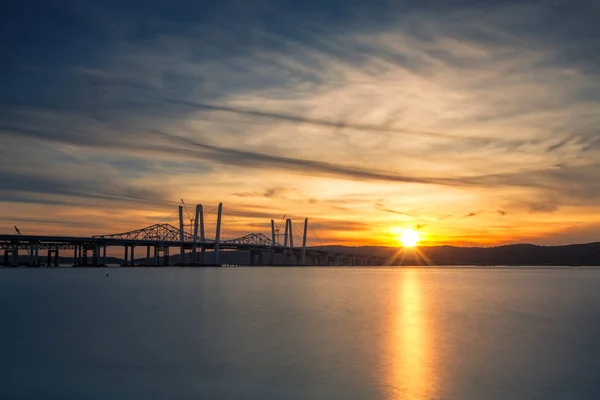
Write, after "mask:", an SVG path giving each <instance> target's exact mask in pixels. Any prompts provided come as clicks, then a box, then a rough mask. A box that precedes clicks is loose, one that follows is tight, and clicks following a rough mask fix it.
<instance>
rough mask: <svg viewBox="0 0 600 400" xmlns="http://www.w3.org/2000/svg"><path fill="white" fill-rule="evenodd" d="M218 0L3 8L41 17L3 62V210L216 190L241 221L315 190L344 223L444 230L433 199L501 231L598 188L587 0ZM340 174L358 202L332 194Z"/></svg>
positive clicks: (597, 87)
mask: <svg viewBox="0 0 600 400" xmlns="http://www.w3.org/2000/svg"><path fill="white" fill-rule="evenodd" d="M125 3H126V2H125ZM225 3H227V2H225ZM225 3H224V4H223V5H216V4H215V5H213V6H210V7H204V6H201V5H199V4H195V3H192V2H190V3H187V2H186V3H185V4H183V5H182V6H181V7H180V10H179V11H177V10H170V11H169V12H164V11H162V9H161V10H159V9H157V8H155V7H154V4H153V3H152V2H150V3H149V4H148V5H147V10H146V12H145V13H144V14H138V13H132V12H131V10H129V8H128V7H122V6H120V5H114V6H113V5H90V4H87V5H86V4H83V3H82V4H81V5H77V6H76V5H72V6H69V8H68V9H61V8H60V7H58V6H57V7H58V10H59V11H58V12H59V13H61V12H64V13H65V15H67V16H68V15H71V16H76V17H77V19H78V21H81V23H82V24H83V25H82V26H90V27H92V28H93V29H92V28H90V30H85V29H80V28H77V26H79V25H77V24H61V25H60V26H59V25H58V22H57V21H53V20H52V19H51V17H50V16H48V17H41V15H46V14H44V13H40V16H38V15H37V14H36V15H31V14H29V13H28V10H26V9H25V8H23V9H22V10H21V9H20V8H19V7H16V8H15V9H14V10H13V11H11V13H13V14H11V15H12V17H10V18H8V17H3V18H4V20H3V21H2V22H4V26H5V27H6V29H8V30H9V31H14V32H15V33H18V32H22V30H23V26H28V25H27V24H24V23H23V22H24V21H26V20H27V21H29V20H28V19H27V18H30V19H31V21H33V22H35V25H36V26H38V27H39V29H40V32H42V34H41V35H40V38H39V39H36V40H37V42H35V43H25V42H22V43H21V41H20V40H18V38H19V37H21V36H22V35H19V34H15V36H14V37H15V38H17V39H15V40H14V41H13V42H14V43H12V44H11V43H7V45H10V49H12V50H11V51H9V52H7V54H12V55H13V56H12V57H13V58H12V60H11V61H10V62H9V63H5V64H4V65H3V66H2V68H3V72H4V73H3V74H2V75H3V78H2V79H3V81H4V83H5V85H3V88H5V89H3V91H2V94H0V117H2V123H1V124H0V138H1V139H2V141H1V143H0V154H1V155H2V158H1V160H0V166H2V173H0V195H1V196H2V200H3V201H4V202H5V203H6V204H10V205H9V206H7V207H10V208H11V210H12V211H11V212H14V213H18V212H19V207H23V206H22V204H25V203H29V204H31V203H32V202H38V203H40V204H49V205H50V204H51V205H52V206H55V207H67V205H68V206H69V207H73V205H75V206H80V207H85V205H86V204H89V203H90V202H93V203H94V204H95V205H96V206H97V207H99V208H103V207H111V204H112V205H114V204H116V203H118V204H119V205H120V204H126V203H129V204H136V203H146V204H148V207H150V208H152V207H155V208H153V210H154V209H155V210H163V209H165V208H168V207H170V206H172V204H174V203H175V202H176V200H178V199H179V197H182V196H187V197H191V198H193V199H197V200H198V201H206V202H208V201H212V202H216V201H221V200H223V201H228V202H231V203H232V209H238V210H240V212H242V213H244V212H245V213H246V214H244V215H241V217H243V218H245V219H244V221H245V223H248V224H250V223H253V220H252V219H253V218H254V219H256V220H258V219H260V218H263V217H266V216H267V215H270V214H271V213H279V212H286V211H289V209H294V210H297V212H298V213H300V212H301V213H306V214H309V213H310V215H311V216H312V215H317V216H324V215H327V214H328V213H331V212H332V207H334V208H335V211H336V212H339V216H340V218H341V217H344V218H348V219H350V220H351V221H350V222H353V221H357V220H366V219H369V221H370V225H369V226H363V225H360V224H358V225H352V224H350V225H348V226H346V228H345V229H348V230H351V231H360V230H369V229H381V228H382V227H384V226H385V225H386V224H388V225H389V224H390V223H393V222H391V221H393V219H392V218H398V217H394V215H393V214H395V215H405V216H407V217H409V216H410V217H414V219H416V220H424V221H428V225H427V227H423V228H422V229H431V230H438V231H439V232H442V233H443V232H446V234H447V235H449V233H448V232H451V230H450V228H451V225H452V223H453V221H454V220H455V219H454V218H451V216H452V215H454V216H475V215H478V218H464V219H462V221H464V222H463V223H461V227H460V229H462V230H463V231H464V235H465V237H466V236H467V233H468V232H467V231H468V230H469V229H473V230H476V229H480V228H481V227H482V226H485V223H486V221H487V222H488V223H489V221H490V218H495V220H498V221H501V222H500V223H501V224H502V226H504V227H505V228H506V229H504V228H502V229H500V228H498V236H501V235H508V232H509V230H508V227H509V226H511V225H512V226H515V224H520V223H526V224H528V225H530V226H536V224H537V226H540V229H542V228H541V226H542V225H543V222H544V221H545V220H544V218H550V217H551V218H556V219H561V218H562V220H569V219H573V218H581V216H582V215H584V214H585V215H589V214H588V213H589V209H590V207H593V205H594V204H595V203H596V202H597V198H598V196H600V184H598V183H597V182H600V180H598V176H600V166H599V165H598V163H597V160H598V159H599V157H600V140H599V139H598V136H599V134H600V132H599V128H598V127H599V126H600V95H599V94H598V93H600V83H599V82H600V79H599V78H600V68H598V65H600V56H598V54H597V52H594V51H593V49H595V48H597V46H598V37H599V34H600V31H599V30H598V28H597V24H596V23H595V20H594V18H592V16H593V15H595V14H594V12H597V11H598V5H597V4H596V2H591V1H581V2H580V1H577V2H575V3H572V4H571V3H570V5H569V9H568V10H566V9H565V8H564V7H565V6H563V5H561V4H560V3H557V4H553V5H548V6H547V7H543V8H540V7H539V5H537V4H534V3H530V2H525V3H520V4H512V5H511V4H507V3H497V4H495V5H489V6H487V8H485V9H483V8H480V7H470V6H466V5H463V6H460V7H459V6H455V5H453V6H450V5H444V6H443V7H444V12H443V13H442V14H441V15H443V17H440V16H439V15H438V14H436V13H433V12H431V11H430V10H428V9H427V7H421V6H418V5H416V4H415V5H413V6H411V7H408V6H406V7H400V6H398V5H395V6H393V7H392V6H390V5H387V6H386V5H383V4H380V3H378V2H376V3H374V4H371V5H368V6H367V5H365V6H364V9H361V10H362V11H364V13H363V12H358V13H343V12H342V11H344V10H346V8H345V7H342V9H340V6H339V5H335V7H334V6H333V4H332V3H330V2H328V1H324V2H321V3H319V4H318V5H315V7H318V9H319V10H320V13H319V17H315V16H311V17H310V18H309V17H308V16H307V15H306V14H305V13H304V11H303V9H302V8H296V7H295V6H293V5H289V6H283V5H280V6H278V7H276V8H275V9H274V10H273V13H274V15H275V18H276V19H277V20H278V21H285V22H286V23H285V24H283V25H285V26H287V27H288V28H286V29H280V28H278V26H279V25H276V24H271V23H270V20H269V18H271V17H269V16H266V14H264V15H263V13H261V12H260V9H261V7H260V6H256V7H252V8H251V9H249V8H243V9H244V12H243V13H244V16H245V18H244V19H243V21H244V22H238V21H240V19H236V18H230V17H229V16H228V15H229V14H228V13H225V12H223V10H224V8H223V7H225V8H226V7H227V4H225ZM40 7H42V9H43V8H44V7H47V6H45V5H44V4H40ZM65 7H66V6H65ZM114 7H116V8H114ZM290 7H291V8H290ZM440 7H441V6H440ZM346 11H347V10H346ZM367 11H368V12H367ZM567 11H568V12H567ZM240 12H241V11H240ZM183 13H185V14H186V16H185V18H184V16H183ZM342 14H343V15H346V17H345V18H340V17H339V16H340V15H342ZM47 15H52V14H51V13H47ZM363 15H374V16H377V18H365V17H364V16H363ZM63 25H64V27H63ZM61 29H62V31H61ZM43 32H46V36H47V38H48V40H46V39H45V38H44V34H43ZM61 32H63V33H64V38H67V39H65V40H62V39H61V40H51V39H52V38H53V37H54V35H59V34H61ZM23 37H24V36H23ZM206 37H210V38H211V40H209V41H207V40H205V38H206ZM574 39H576V40H574ZM53 43H63V45H61V46H60V47H53V46H54V45H53ZM84 45H85V46H84ZM40 49H46V50H47V51H48V52H52V54H53V57H51V58H49V57H45V56H44V54H47V53H45V52H43V51H40ZM83 49H85V51H83ZM89 49H92V50H89ZM308 179H310V182H309V181H308ZM287 188H293V192H288V191H287V190H288V189H287ZM290 190H292V189H290ZM357 192H362V193H363V194H366V198H365V199H363V200H365V201H364V202H356V203H353V202H344V201H343V199H344V198H348V197H349V194H350V193H357ZM369 196H371V197H369ZM379 198H383V199H384V201H382V202H381V206H376V207H373V203H376V202H378V200H377V199H379ZM540 198H544V199H547V201H544V202H543V204H540V201H539V199H540ZM311 199H312V200H311ZM244 202H255V203H256V204H260V205H261V206H265V207H267V205H268V207H270V209H269V208H268V207H267V208H266V209H265V211H264V212H263V211H256V209H255V210H244V209H243V203H244ZM19 203H20V204H21V205H19ZM386 204H389V205H390V206H386ZM474 209H475V210H477V209H481V210H483V209H485V210H491V211H489V212H487V213H481V214H478V213H473V212H471V211H470V210H474ZM269 210H270V211H269ZM404 210H410V212H405V211H404ZM493 210H497V211H496V212H494V211H493ZM386 214H389V215H386ZM498 217H502V218H498ZM41 219H42V218H41V216H40V220H41ZM590 220H593V218H591V217H590ZM429 221H432V222H429ZM520 221H522V222H520ZM254 222H256V221H254ZM592 222H593V221H590V223H592ZM463 225H464V226H463ZM488 225H489V224H488ZM561 226H562V225H561ZM323 229H331V230H332V232H333V230H335V229H337V228H334V227H333V226H332V225H331V224H330V225H329V226H328V227H325V226H324V227H323ZM457 229H458V228H457ZM583 231H585V232H588V231H586V230H582V232H583ZM519 232H521V231H519ZM561 232H563V231H561ZM490 234H491V235H492V234H493V232H491V233H490ZM520 234H522V235H525V233H523V232H521V233H520ZM336 235H338V237H339V238H341V239H344V238H345V239H348V240H350V239H352V238H350V237H348V236H343V235H342V234H341V233H340V232H338V233H336ZM440 235H441V234H440ZM561 235H563V236H564V235H567V236H568V233H564V232H563V233H561ZM447 237H450V236H447ZM564 237H566V236H564ZM352 240H354V239H352ZM448 240H450V241H451V240H452V239H448Z"/></svg>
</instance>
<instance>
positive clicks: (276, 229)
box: [275, 214, 286, 243]
mask: <svg viewBox="0 0 600 400" xmlns="http://www.w3.org/2000/svg"><path fill="white" fill-rule="evenodd" d="M285 217H286V214H283V217H281V222H279V225H277V228H275V241H276V242H277V243H281V242H280V241H279V235H280V233H279V231H280V230H281V225H282V224H283V221H285Z"/></svg>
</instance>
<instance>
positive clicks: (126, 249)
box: [123, 245, 129, 267]
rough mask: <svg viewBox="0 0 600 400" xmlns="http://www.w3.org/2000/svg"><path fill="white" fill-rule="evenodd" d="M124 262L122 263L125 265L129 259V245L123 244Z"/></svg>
mask: <svg viewBox="0 0 600 400" xmlns="http://www.w3.org/2000/svg"><path fill="white" fill-rule="evenodd" d="M124 258H125V263H124V264H123V265H124V266H125V267H126V266H127V262H128V261H129V246H127V245H125V257H124Z"/></svg>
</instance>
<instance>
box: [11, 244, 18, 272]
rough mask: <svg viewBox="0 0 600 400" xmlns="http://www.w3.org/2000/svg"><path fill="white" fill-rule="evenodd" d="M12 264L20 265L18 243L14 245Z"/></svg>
mask: <svg viewBox="0 0 600 400" xmlns="http://www.w3.org/2000/svg"><path fill="white" fill-rule="evenodd" d="M12 265H14V266H15V267H16V266H17V265H19V246H18V245H17V244H16V243H15V244H13V246H12Z"/></svg>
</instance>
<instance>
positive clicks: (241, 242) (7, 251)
mask: <svg viewBox="0 0 600 400" xmlns="http://www.w3.org/2000/svg"><path fill="white" fill-rule="evenodd" d="M194 211H195V212H194V214H193V215H191V213H189V212H188V210H187V208H185V207H184V206H179V213H178V219H177V220H176V222H172V221H166V222H160V223H156V224H153V225H150V226H147V227H144V228H139V229H134V230H131V231H127V232H122V233H114V234H101V235H95V236H92V237H65V236H37V235H36V236H32V235H23V234H21V232H20V231H18V230H17V234H15V235H0V251H2V250H3V252H4V258H3V260H4V265H9V266H17V265H30V266H41V265H46V266H57V265H58V264H59V256H60V254H61V252H62V256H63V258H64V257H65V255H66V257H69V256H71V257H72V258H71V260H72V265H73V266H76V267H77V266H104V265H106V264H107V253H113V254H114V253H115V252H116V251H119V249H121V250H122V253H121V254H123V258H122V262H121V265H122V266H167V265H181V266H220V265H240V264H249V265H340V266H342V265H347V266H352V265H380V264H382V263H384V262H385V261H384V260H383V259H379V258H373V257H369V258H367V257H363V256H356V255H351V254H345V253H339V252H338V253H333V252H330V251H327V250H325V249H323V248H318V247H314V246H310V247H309V246H308V243H307V242H308V240H309V237H308V232H309V231H308V219H304V221H303V224H302V228H301V229H300V230H299V229H297V228H296V227H294V225H293V223H292V220H291V219H289V218H288V219H285V216H284V218H282V220H281V222H280V223H278V224H276V222H275V220H271V221H270V227H269V226H268V225H266V224H265V226H264V227H263V230H264V231H265V232H250V233H248V232H247V227H246V226H245V225H244V224H242V223H239V222H238V221H237V220H236V219H235V217H234V216H224V214H223V205H222V204H219V206H218V208H217V210H216V212H210V211H212V210H210V207H209V212H206V210H205V208H204V207H203V206H202V205H201V204H198V205H196V207H195V210H194ZM284 222H285V228H284V229H283V230H282V225H283V223H284ZM15 228H16V227H15ZM269 228H270V229H269ZM315 236H316V234H315ZM317 238H318V237H317ZM40 252H41V254H40ZM44 256H45V257H44ZM136 256H137V258H136ZM23 259H26V261H23Z"/></svg>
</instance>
